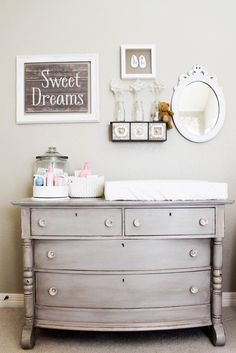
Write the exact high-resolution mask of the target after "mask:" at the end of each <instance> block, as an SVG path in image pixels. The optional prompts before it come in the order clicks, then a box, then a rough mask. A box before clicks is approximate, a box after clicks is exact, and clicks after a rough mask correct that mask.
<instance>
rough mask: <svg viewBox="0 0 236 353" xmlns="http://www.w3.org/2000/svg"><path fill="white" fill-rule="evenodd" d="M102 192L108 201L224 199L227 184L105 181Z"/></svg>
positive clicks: (195, 181)
mask: <svg viewBox="0 0 236 353" xmlns="http://www.w3.org/2000/svg"><path fill="white" fill-rule="evenodd" d="M104 194H105V199H106V200H109V201H114V200H131V201H135V200H136V201H137V200H143V201H164V200H165V201H167V200H171V201H172V200H173V201H178V200H225V199H227V198H228V186H227V184H226V183H214V182H208V181H199V180H124V181H107V182H105V190H104Z"/></svg>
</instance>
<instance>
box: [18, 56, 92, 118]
mask: <svg viewBox="0 0 236 353" xmlns="http://www.w3.org/2000/svg"><path fill="white" fill-rule="evenodd" d="M54 63H55V66H56V65H60V64H62V65H63V64H64V65H66V64H67V65H69V64H70V63H71V64H72V65H76V63H77V64H78V65H79V64H81V65H82V64H84V63H86V64H87V65H88V67H89V69H88V70H87V71H88V74H87V77H86V80H87V87H89V88H87V92H86V93H87V98H86V99H87V102H88V103H87V108H86V109H84V110H85V111H81V112H78V111H77V112H74V111H73V112H72V111H67V110H66V109H65V111H62V112H58V111H57V112H54V111H53V108H52V107H51V110H52V111H50V112H29V111H26V100H25V99H26V98H25V92H26V88H25V86H26V83H25V75H26V71H25V67H27V64H32V65H33V64H35V65H37V64H38V65H39V66H40V64H45V67H46V65H47V64H54ZM25 65H26V66H25ZM45 72H47V71H45ZM79 79H80V77H79V74H78V80H79ZM62 80H63V77H62ZM38 81H39V80H38ZM61 82H62V81H61ZM66 82H67V83H68V82H70V84H71V85H70V86H69V87H70V88H71V87H72V82H73V78H72V79H71V81H69V80H68V79H67V81H66V79H65V81H64V84H65V83H66ZM78 82H79V81H77V83H78ZM54 87H55V86H54ZM77 87H80V84H79V83H78V84H77ZM58 90H59V88H58ZM57 97H58V96H57ZM50 102H52V101H50ZM71 102H72V100H70V104H71V105H72V103H71ZM37 103H38V101H37ZM73 104H74V100H73ZM77 105H78V104H77ZM27 109H28V106H27ZM68 110H69V109H68ZM78 122H99V57H98V54H95V53H94V54H72V55H32V56H17V57H16V123H17V124H48V123H78Z"/></svg>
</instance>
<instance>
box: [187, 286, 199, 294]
mask: <svg viewBox="0 0 236 353" xmlns="http://www.w3.org/2000/svg"><path fill="white" fill-rule="evenodd" d="M189 290H190V293H192V294H197V293H198V292H199V289H198V287H194V286H192V287H190V289H189Z"/></svg>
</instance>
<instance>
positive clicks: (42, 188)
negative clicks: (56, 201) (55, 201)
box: [33, 147, 68, 198]
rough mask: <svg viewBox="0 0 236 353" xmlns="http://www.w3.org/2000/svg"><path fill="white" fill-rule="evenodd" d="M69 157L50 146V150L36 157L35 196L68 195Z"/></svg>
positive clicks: (55, 196) (56, 196)
mask: <svg viewBox="0 0 236 353" xmlns="http://www.w3.org/2000/svg"><path fill="white" fill-rule="evenodd" d="M67 161H68V157H67V156H62V155H61V154H60V153H58V152H57V151H56V147H49V149H48V151H47V152H46V153H45V154H44V155H42V156H37V157H36V162H35V174H34V185H33V197H37V198H65V197H68V170H67V168H68V165H67Z"/></svg>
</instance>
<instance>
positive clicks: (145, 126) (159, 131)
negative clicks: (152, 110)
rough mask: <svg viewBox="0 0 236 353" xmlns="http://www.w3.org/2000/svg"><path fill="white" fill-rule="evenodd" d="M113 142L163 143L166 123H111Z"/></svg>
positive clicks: (165, 135)
mask: <svg viewBox="0 0 236 353" xmlns="http://www.w3.org/2000/svg"><path fill="white" fill-rule="evenodd" d="M110 126H111V140H112V141H113V142H164V141H166V140H167V127H166V123H164V122H158V121H111V123H110Z"/></svg>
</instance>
